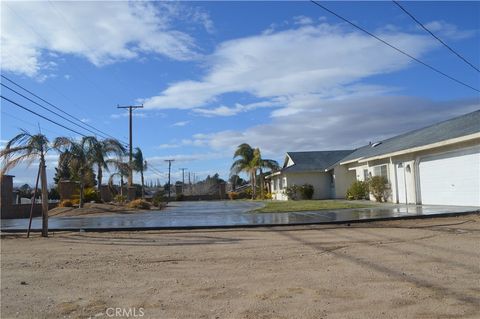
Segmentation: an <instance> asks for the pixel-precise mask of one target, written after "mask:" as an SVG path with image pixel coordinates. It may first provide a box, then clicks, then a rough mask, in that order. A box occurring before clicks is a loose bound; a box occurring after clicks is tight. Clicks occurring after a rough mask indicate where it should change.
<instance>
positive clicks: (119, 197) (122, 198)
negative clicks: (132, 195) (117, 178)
mask: <svg viewBox="0 0 480 319" xmlns="http://www.w3.org/2000/svg"><path fill="white" fill-rule="evenodd" d="M113 201H114V202H117V203H125V202H126V201H127V196H124V195H115V197H114V198H113Z"/></svg>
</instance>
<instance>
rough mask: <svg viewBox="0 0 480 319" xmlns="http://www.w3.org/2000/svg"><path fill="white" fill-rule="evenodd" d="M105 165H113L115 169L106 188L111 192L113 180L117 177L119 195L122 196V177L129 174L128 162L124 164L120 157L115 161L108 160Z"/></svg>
mask: <svg viewBox="0 0 480 319" xmlns="http://www.w3.org/2000/svg"><path fill="white" fill-rule="evenodd" d="M106 162H107V165H113V166H114V167H115V170H116V172H115V173H113V174H111V175H110V178H109V179H108V186H109V187H110V189H111V190H113V189H114V187H113V179H114V178H115V177H117V176H119V177H120V195H121V196H123V177H124V176H127V177H128V175H129V174H130V165H129V163H128V162H124V161H123V160H122V158H121V157H119V158H116V159H109V160H107V161H106Z"/></svg>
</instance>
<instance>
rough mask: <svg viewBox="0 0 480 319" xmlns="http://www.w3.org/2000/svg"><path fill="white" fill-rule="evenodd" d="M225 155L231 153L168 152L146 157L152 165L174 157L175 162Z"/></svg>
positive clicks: (222, 156) (208, 158) (217, 157)
mask: <svg viewBox="0 0 480 319" xmlns="http://www.w3.org/2000/svg"><path fill="white" fill-rule="evenodd" d="M225 156H228V157H230V156H231V155H230V154H229V153H226V152H222V151H216V152H209V153H195V154H170V155H165V156H152V157H149V158H147V162H148V163H152V164H153V165H160V164H164V162H165V160H168V159H174V160H175V162H185V163H187V162H194V161H203V160H213V159H220V158H224V157H225Z"/></svg>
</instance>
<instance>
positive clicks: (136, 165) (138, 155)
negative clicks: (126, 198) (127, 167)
mask: <svg viewBox="0 0 480 319" xmlns="http://www.w3.org/2000/svg"><path fill="white" fill-rule="evenodd" d="M132 165H133V167H132V168H133V170H134V171H135V172H140V177H141V181H142V198H145V186H144V185H145V184H144V179H143V172H144V171H146V170H147V161H146V160H144V159H143V153H142V150H141V149H140V148H139V147H136V148H135V153H133V162H132Z"/></svg>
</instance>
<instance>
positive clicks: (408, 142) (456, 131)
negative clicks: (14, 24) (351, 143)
mask: <svg viewBox="0 0 480 319" xmlns="http://www.w3.org/2000/svg"><path fill="white" fill-rule="evenodd" d="M479 132H480V110H477V111H474V112H472V113H468V114H465V115H462V116H459V117H455V118H453V119H450V120H447V121H444V122H440V123H437V124H434V125H431V126H427V127H424V128H421V129H418V130H415V131H411V132H407V133H404V134H402V135H398V136H395V137H392V138H389V139H386V140H384V141H378V142H376V143H373V144H371V145H370V144H369V145H365V146H363V147H360V148H358V149H357V150H355V151H354V152H352V153H350V154H349V155H347V156H346V157H344V158H342V159H341V160H340V163H345V162H349V161H354V160H360V159H367V158H372V157H376V156H381V155H384V154H390V153H393V152H398V151H402V150H407V149H411V148H414V147H420V146H425V145H429V144H433V143H437V142H442V141H446V140H450V139H453V138H458V137H462V136H466V135H470V134H475V133H479Z"/></svg>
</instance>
